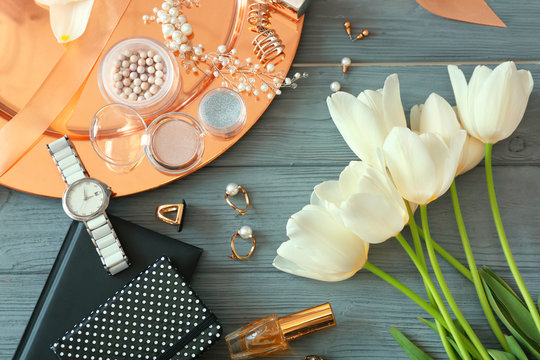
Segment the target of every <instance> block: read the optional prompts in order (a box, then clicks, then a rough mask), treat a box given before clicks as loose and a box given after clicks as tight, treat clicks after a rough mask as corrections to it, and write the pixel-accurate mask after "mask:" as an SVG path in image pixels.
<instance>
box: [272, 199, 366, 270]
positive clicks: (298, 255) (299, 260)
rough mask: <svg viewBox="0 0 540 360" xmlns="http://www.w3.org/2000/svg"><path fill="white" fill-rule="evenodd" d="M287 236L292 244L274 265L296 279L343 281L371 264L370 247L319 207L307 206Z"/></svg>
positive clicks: (286, 245)
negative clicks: (367, 264) (297, 277)
mask: <svg viewBox="0 0 540 360" xmlns="http://www.w3.org/2000/svg"><path fill="white" fill-rule="evenodd" d="M287 236H288V237H289V239H290V240H288V241H286V242H284V243H283V244H281V246H280V247H279V248H278V250H277V253H278V256H276V258H275V259H274V262H273V265H274V266H275V267H276V268H277V269H279V270H281V271H284V272H287V273H290V274H293V275H298V276H303V277H307V278H311V279H315V280H321V281H342V280H346V279H348V278H350V277H351V276H353V275H354V274H355V273H356V272H357V271H358V270H360V269H362V267H363V266H364V264H365V263H366V261H367V254H368V250H369V244H368V243H366V242H364V241H362V239H360V238H359V237H358V236H357V235H355V234H354V233H352V232H351V231H350V230H348V229H347V228H345V227H344V226H343V225H342V224H341V223H340V221H337V220H336V219H335V218H334V216H333V215H332V213H330V212H329V211H327V210H326V209H324V208H322V207H320V206H317V205H307V206H305V207H304V208H303V209H302V210H300V211H299V212H297V213H296V214H294V215H292V216H291V218H290V219H289V221H288V222H287Z"/></svg>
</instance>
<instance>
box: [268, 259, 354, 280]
mask: <svg viewBox="0 0 540 360" xmlns="http://www.w3.org/2000/svg"><path fill="white" fill-rule="evenodd" d="M272 265H273V266H274V267H275V268H276V269H278V270H281V271H283V272H286V273H289V274H292V275H296V276H302V277H305V278H309V279H314V280H319V281H329V282H336V281H343V280H347V279H348V278H350V277H352V276H353V275H354V274H356V271H350V272H346V273H323V272H315V271H309V270H306V269H304V268H301V267H300V266H298V265H296V264H295V263H294V262H292V261H289V260H287V259H285V258H283V257H281V256H279V255H278V256H276V257H275V259H274V261H273V262H272Z"/></svg>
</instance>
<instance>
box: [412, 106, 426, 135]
mask: <svg viewBox="0 0 540 360" xmlns="http://www.w3.org/2000/svg"><path fill="white" fill-rule="evenodd" d="M423 109H424V105H414V106H413V107H412V108H411V111H410V114H409V118H410V120H411V130H412V131H414V132H415V133H420V132H422V130H421V128H422V125H421V124H420V116H421V114H422V110H423Z"/></svg>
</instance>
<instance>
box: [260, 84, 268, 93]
mask: <svg viewBox="0 0 540 360" xmlns="http://www.w3.org/2000/svg"><path fill="white" fill-rule="evenodd" d="M261 91H262V92H267V91H268V85H266V84H262V85H261Z"/></svg>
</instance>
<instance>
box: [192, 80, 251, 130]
mask: <svg viewBox="0 0 540 360" xmlns="http://www.w3.org/2000/svg"><path fill="white" fill-rule="evenodd" d="M198 112H199V120H200V121H201V123H202V125H203V127H204V128H205V129H206V130H207V131H208V132H209V133H210V134H212V135H214V136H217V137H223V138H229V137H232V136H234V135H236V134H238V132H240V130H242V128H243V127H244V125H245V123H246V104H245V103H244V100H243V99H242V97H241V96H240V94H238V92H236V91H234V90H231V89H229V88H217V89H213V90H211V91H209V92H208V93H206V94H205V95H204V96H203V98H202V99H201V101H200V103H199V109H198Z"/></svg>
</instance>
